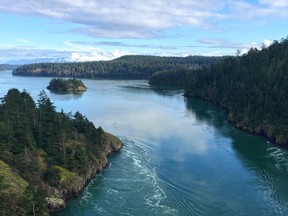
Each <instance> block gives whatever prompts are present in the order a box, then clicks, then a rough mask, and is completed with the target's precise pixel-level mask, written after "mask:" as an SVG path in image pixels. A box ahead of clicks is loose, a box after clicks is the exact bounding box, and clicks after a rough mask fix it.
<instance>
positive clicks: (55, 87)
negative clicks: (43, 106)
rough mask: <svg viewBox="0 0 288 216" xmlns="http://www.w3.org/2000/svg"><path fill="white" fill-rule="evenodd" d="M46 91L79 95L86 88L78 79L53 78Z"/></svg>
mask: <svg viewBox="0 0 288 216" xmlns="http://www.w3.org/2000/svg"><path fill="white" fill-rule="evenodd" d="M47 89H49V90H51V91H55V92H73V93H81V92H84V91H86V90H87V87H86V86H85V85H84V83H83V82H82V81H81V80H78V79H62V78H53V79H52V80H51V81H50V83H49V85H48V87H47Z"/></svg>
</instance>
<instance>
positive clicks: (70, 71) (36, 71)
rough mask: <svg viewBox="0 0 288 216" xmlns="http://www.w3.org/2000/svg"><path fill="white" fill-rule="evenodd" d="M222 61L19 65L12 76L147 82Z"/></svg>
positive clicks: (142, 59)
mask: <svg viewBox="0 0 288 216" xmlns="http://www.w3.org/2000/svg"><path fill="white" fill-rule="evenodd" d="M221 59H223V57H203V56H189V57H185V58H182V57H157V56H137V55H135V56H123V57H120V58H118V59H114V60H111V61H96V62H78V63H39V64H29V65H23V66H21V67H19V68H17V69H15V70H14V71H13V74H14V75H24V76H53V77H74V78H98V79H149V77H150V76H151V75H152V74H153V73H155V72H157V71H162V70H175V69H181V68H182V69H199V68H202V67H207V66H210V65H211V64H214V63H216V62H219V61H220V60H221Z"/></svg>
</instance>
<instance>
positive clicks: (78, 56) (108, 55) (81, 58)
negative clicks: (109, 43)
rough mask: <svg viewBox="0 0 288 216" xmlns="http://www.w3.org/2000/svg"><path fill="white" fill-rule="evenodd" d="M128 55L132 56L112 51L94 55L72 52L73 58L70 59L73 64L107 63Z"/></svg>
mask: <svg viewBox="0 0 288 216" xmlns="http://www.w3.org/2000/svg"><path fill="white" fill-rule="evenodd" d="M127 54H131V53H125V52H122V51H120V50H112V51H109V52H94V53H79V52H72V53H71V56H70V57H69V58H68V59H69V61H71V62H85V61H107V60H111V59H115V58H119V57H121V56H123V55H127Z"/></svg>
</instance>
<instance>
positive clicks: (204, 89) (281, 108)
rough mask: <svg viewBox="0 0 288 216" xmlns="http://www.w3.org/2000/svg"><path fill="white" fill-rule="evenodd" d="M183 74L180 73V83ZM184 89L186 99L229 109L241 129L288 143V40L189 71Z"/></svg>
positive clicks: (164, 76) (281, 143) (232, 119)
mask: <svg viewBox="0 0 288 216" xmlns="http://www.w3.org/2000/svg"><path fill="white" fill-rule="evenodd" d="M175 73H177V72H175V71H174V72H173V73H171V72H170V75H169V74H168V75H164V74H163V75H162V77H160V76H159V77H157V79H158V80H160V81H158V82H154V83H153V84H157V83H159V84H162V83H165V82H166V83H173V82H172V81H171V80H165V79H170V78H172V79H174V78H173V77H175ZM171 74H172V75H173V76H172V75H171ZM183 74H185V73H184V72H183V71H179V77H180V78H179V79H180V80H183V77H182V76H183ZM155 75H156V74H155ZM152 78H153V77H152ZM161 79H162V81H161ZM176 83H177V82H176ZM182 86H185V89H186V95H187V96H190V97H198V98H203V99H206V100H209V101H212V102H214V103H216V104H218V105H220V106H222V107H224V108H226V109H227V111H228V114H229V119H230V120H231V121H232V122H234V123H235V125H236V126H237V127H238V128H241V129H245V130H248V131H250V132H253V133H258V134H264V135H266V136H267V137H268V138H269V139H271V140H272V141H273V142H276V143H277V144H279V145H287V144H288V112H287V107H288V39H282V41H281V42H278V41H274V43H273V44H272V45H271V46H269V47H263V48H262V49H261V50H257V49H255V48H254V49H251V50H250V51H249V52H248V53H247V54H245V55H243V56H236V57H229V58H226V59H224V60H223V61H221V62H220V63H218V64H216V65H212V66H211V67H210V68H205V69H200V70H194V71H186V80H185V81H184V82H183V83H182Z"/></svg>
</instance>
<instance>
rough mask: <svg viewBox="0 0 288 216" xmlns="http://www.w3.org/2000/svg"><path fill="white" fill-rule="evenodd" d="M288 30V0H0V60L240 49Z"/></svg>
mask: <svg viewBox="0 0 288 216" xmlns="http://www.w3.org/2000/svg"><path fill="white" fill-rule="evenodd" d="M287 36H288V0H201V1H199V0H177V1H176V0H0V63H5V62H9V61H11V60H19V59H34V58H65V59H67V60H69V61H94V60H110V59H114V58H118V57H120V56H123V55H157V56H188V55H205V56H221V55H235V54H236V52H237V50H240V52H241V53H245V52H247V50H249V49H250V48H251V47H256V48H261V47H262V46H263V44H264V45H265V46H269V45H270V44H271V43H272V42H273V41H274V40H278V41H279V40H281V39H282V38H286V37H287Z"/></svg>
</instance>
